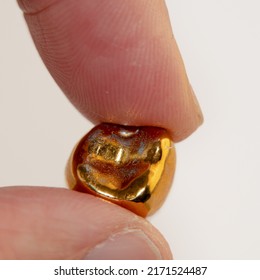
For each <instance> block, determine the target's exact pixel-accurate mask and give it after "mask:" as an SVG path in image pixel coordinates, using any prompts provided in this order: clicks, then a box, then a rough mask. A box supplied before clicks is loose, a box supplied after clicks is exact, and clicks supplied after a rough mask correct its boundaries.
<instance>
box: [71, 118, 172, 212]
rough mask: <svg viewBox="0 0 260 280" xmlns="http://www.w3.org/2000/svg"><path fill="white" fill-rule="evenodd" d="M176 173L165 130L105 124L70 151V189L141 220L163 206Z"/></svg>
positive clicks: (92, 131)
mask: <svg viewBox="0 0 260 280" xmlns="http://www.w3.org/2000/svg"><path fill="white" fill-rule="evenodd" d="M174 170H175V149H174V146H173V144H172V142H171V140H170V137H169V135H168V133H167V131H166V130H165V129H162V128H157V127H146V126H143V127H134V126H122V125H116V124H108V123H103V124H100V125H98V126H96V127H95V128H93V129H92V130H91V131H90V132H89V133H88V134H87V135H85V136H84V137H83V138H82V139H81V141H80V142H79V144H78V145H77V147H76V148H75V150H74V151H73V153H72V155H71V158H70V162H69V165H68V169H67V179H68V183H69V186H70V188H71V189H74V190H77V191H81V192H87V193H91V194H94V195H97V196H99V197H102V198H104V199H107V200H109V201H111V202H114V203H116V204H119V205H121V206H123V207H125V208H127V209H129V210H131V211H133V212H135V213H136V214H138V215H141V216H143V217H145V216H146V215H148V214H152V213H153V212H155V211H156V210H157V209H158V208H159V207H160V206H161V204H162V203H163V201H164V199H165V197H166V195H167V193H168V191H169V188H170V186H171V183H172V178H173V174H174Z"/></svg>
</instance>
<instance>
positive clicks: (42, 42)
mask: <svg viewBox="0 0 260 280" xmlns="http://www.w3.org/2000/svg"><path fill="white" fill-rule="evenodd" d="M18 2H19V4H20V6H21V8H22V9H23V11H24V13H25V19H26V21H27V23H28V26H29V29H30V31H31V34H32V37H33V39H34V42H35V44H36V47H37V49H38V51H39V53H40V55H41V57H42V59H43V61H44V63H45V64H46V66H47V68H48V69H49V71H50V73H51V74H52V76H53V77H54V79H55V80H56V82H57V83H58V84H59V86H60V87H61V88H62V90H63V91H64V93H65V94H66V95H67V97H68V98H69V99H70V101H71V102H72V103H73V104H74V105H75V107H76V108H77V109H78V110H79V111H80V112H81V113H82V114H83V115H85V116H86V117H87V118H88V119H90V120H91V121H93V122H94V123H99V122H113V123H120V124H126V125H153V126H160V127H164V128H166V129H168V130H169V131H170V132H171V134H172V138H173V140H174V141H175V142H177V141H180V140H182V139H184V138H186V137H187V136H188V135H190V134H191V133H192V132H193V131H194V130H196V128H197V127H198V126H199V125H200V124H201V123H202V114H201V111H200V108H199V105H198V103H197V101H196V98H195V96H194V94H193V92H192V89H191V87H190V84H189V81H188V78H187V75H186V72H185V68H184V65H183V62H182V59H181V56H180V53H179V50H178V47H177V44H176V42H175V40H174V38H173V35H172V31H171V26H170V22H169V17H168V13H167V9H166V6H165V3H164V1H162V0H154V1H149V0H132V1H122V0H113V1H107V0H106V1H105V0H96V1H92V0H78V1H74V0H48V1H46V0H19V1H18Z"/></svg>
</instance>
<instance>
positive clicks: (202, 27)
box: [0, 0, 260, 259]
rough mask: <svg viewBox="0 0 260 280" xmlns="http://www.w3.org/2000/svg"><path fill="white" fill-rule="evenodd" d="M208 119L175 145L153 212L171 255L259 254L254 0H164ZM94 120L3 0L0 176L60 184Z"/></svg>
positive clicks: (259, 106)
mask: <svg viewBox="0 0 260 280" xmlns="http://www.w3.org/2000/svg"><path fill="white" fill-rule="evenodd" d="M167 5H168V8H169V13H170V17H171V22H172V26H173V31H174V34H175V37H176V39H177V41H178V44H179V47H180V50H181V53H182V55H183V59H184V62H185V65H186V69H187V72H188V75H189V78H190V81H191V83H192V85H193V88H194V90H195V92H196V94H197V97H198V99H199V101H200V103H201V107H202V109H203V112H204V117H205V123H204V125H203V126H202V127H201V128H200V129H199V130H198V131H197V132H195V133H194V134H193V135H192V136H191V137H189V138H188V139H187V140H185V141H183V142H181V143H179V144H177V145H176V149H177V155H178V158H177V160H178V162H177V170H176V176H175V180H174V184H173V188H172V190H171V192H170V195H169V196H168V198H167V201H166V203H165V204H164V206H163V207H162V208H161V209H160V210H159V211H158V212H157V213H156V214H155V215H154V216H152V217H149V220H150V221H151V223H152V224H154V225H155V226H156V227H157V228H158V229H159V230H160V231H161V232H162V233H163V234H164V236H165V237H166V239H167V240H168V241H169V244H170V246H171V248H172V250H173V253H174V256H175V258H176V259H260V218H259V216H260V124H259V122H260V85H259V81H260V16H259V11H260V1H259V0H248V1H242V0H218V1H216V0H196V1H194V0H181V1H177V0H168V1H167ZM91 127H92V124H91V123H89V122H88V121H87V120H86V119H84V118H83V117H82V116H81V115H80V114H79V113H78V112H77V111H76V110H75V109H74V108H73V106H72V105H71V104H70V103H69V102H68V100H67V99H66V98H65V97H64V95H63V94H62V92H61V90H60V89H59V88H58V86H57V85H56V84H55V82H54V81H53V79H52V78H51V76H50V75H49V73H48V72H47V70H46V68H45V66H44V65H43V63H42V61H41V59H40V57H39V55H38V53H37V51H36V49H35V47H34V45H33V42H32V40H31V37H30V35H29V32H28V30H27V26H26V24H25V21H24V19H23V16H22V13H21V11H20V10H19V8H18V6H17V4H16V2H15V1H10V0H9V1H3V0H1V1H0V185H2V186H4V185H43V186H58V187H62V186H63V187H64V186H65V178H64V168H65V164H66V161H67V158H68V157H69V154H70V152H71V150H72V148H73V146H74V145H75V143H76V142H77V141H78V140H79V139H80V138H81V137H82V136H83V135H84V134H85V133H86V132H87V131H88V130H89V129H90V128H91Z"/></svg>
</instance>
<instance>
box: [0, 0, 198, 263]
mask: <svg viewBox="0 0 260 280" xmlns="http://www.w3.org/2000/svg"><path fill="white" fill-rule="evenodd" d="M18 4H19V6H20V8H21V9H22V10H23V12H24V16H25V19H26V22H27V24H28V27H29V30H30V32H31V34H32V38H33V40H34V42H35V45H36V47H37V49H38V51H39V53H40V55H41V57H42V59H43V62H44V63H45V65H46V67H47V68H48V70H49V71H50V74H51V75H52V76H53V78H54V79H55V80H56V82H57V83H58V84H59V86H60V87H61V89H62V90H63V92H64V94H65V95H66V96H67V97H68V99H69V100H70V101H71V102H72V103H73V104H74V106H75V108H76V109H78V110H79V111H80V112H81V113H82V114H83V115H84V116H86V118H88V119H89V120H91V121H92V122H93V123H100V122H114V123H120V124H128V125H154V126H161V127H164V128H166V129H168V130H169V131H170V133H171V135H172V139H173V141H174V142H178V141H181V140H183V139H185V138H186V137H188V136H189V135H190V134H191V133H192V132H194V131H195V130H196V129H197V128H198V126H199V125H200V124H201V123H202V121H203V117H202V113H201V110H200V108H199V105H198V102H197V100H196V98H195V95H194V93H193V91H192V88H191V86H190V84H189V81H188V78H187V75H186V72H185V68H184V65H183V62H182V59H181V56H180V53H179V50H178V47H177V44H176V42H175V40H174V38H173V35H172V30H171V26H170V22H169V17H168V13H167V9H166V7H165V3H164V1H162V0H153V1H150V0H132V1H127V0H123V1H122V0H113V1H107V0H95V1H92V0H78V1H75V0H19V1H18ZM0 220H1V224H0V258H1V259H84V258H85V259H171V258H172V253H171V251H170V248H169V246H168V244H167V241H166V240H165V239H164V238H163V236H162V235H161V234H160V233H159V232H158V230H156V229H155V228H154V227H153V226H152V225H151V224H150V223H148V222H147V221H146V220H144V219H142V218H140V217H138V216H136V215H135V214H133V213H131V212H129V211H127V210H125V209H123V208H121V207H119V206H116V205H113V204H111V203H108V202H106V201H103V200H101V199H98V198H95V197H93V196H91V195H86V194H81V193H77V192H74V191H70V190H66V189H62V188H59V189H56V188H48V187H45V188H40V187H38V188H34V187H22V186H18V187H5V188H1V189H0ZM83 221H84V222H83Z"/></svg>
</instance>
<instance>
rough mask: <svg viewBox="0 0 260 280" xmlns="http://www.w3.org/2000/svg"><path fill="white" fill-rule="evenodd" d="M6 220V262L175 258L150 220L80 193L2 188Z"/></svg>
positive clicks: (2, 238) (1, 238)
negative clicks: (23, 260) (18, 260)
mask: <svg viewBox="0 0 260 280" xmlns="http://www.w3.org/2000/svg"><path fill="white" fill-rule="evenodd" d="M0 219H1V226H2V230H1V232H0V247H1V252H0V258H1V259H84V258H85V259H102V258H103V259H170V258H171V253H170V249H169V246H168V244H167V242H166V241H165V239H164V238H163V237H162V235H161V234H160V233H159V232H158V231H157V230H156V229H155V228H154V227H153V226H152V225H151V224H150V223H148V222H147V221H146V220H144V219H142V218H140V217H138V216H136V215H135V214H133V213H131V212H129V211H127V210H125V209H123V208H121V207H119V206H117V205H114V204H112V203H108V202H106V201H103V200H101V199H98V198H95V197H93V196H91V195H87V194H82V193H77V192H75V191H70V190H66V189H60V188H59V189H56V188H40V187H37V188H36V187H9V188H2V189H0ZM10 221H11V222H10ZM10 233H12V234H10ZM14 240H15V242H13V241H14ZM28 240H30V243H28ZM130 245H131V246H130ZM102 250H103V251H102Z"/></svg>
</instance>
